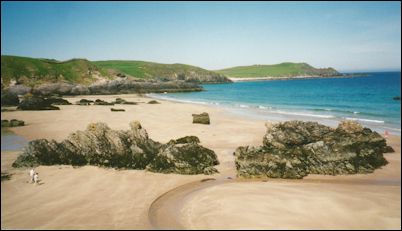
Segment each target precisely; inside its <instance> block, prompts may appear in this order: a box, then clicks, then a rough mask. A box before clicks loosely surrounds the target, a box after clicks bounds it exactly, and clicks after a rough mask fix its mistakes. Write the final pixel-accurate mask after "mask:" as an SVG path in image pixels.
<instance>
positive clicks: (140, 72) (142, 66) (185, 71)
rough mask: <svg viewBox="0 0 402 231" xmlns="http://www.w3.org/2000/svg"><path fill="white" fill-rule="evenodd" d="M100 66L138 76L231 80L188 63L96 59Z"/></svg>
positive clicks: (190, 79)
mask: <svg viewBox="0 0 402 231" xmlns="http://www.w3.org/2000/svg"><path fill="white" fill-rule="evenodd" d="M94 63H95V64H96V65H98V66H99V67H102V68H105V69H112V70H118V71H120V72H122V73H124V74H127V75H130V76H133V77H137V78H144V79H149V78H162V79H169V80H176V79H178V80H187V81H198V82H204V83H210V82H217V83H218V82H229V80H228V79H227V78H226V77H225V76H223V75H221V74H219V73H216V72H213V71H208V70H205V69H202V68H200V67H195V66H191V65H186V64H162V63H153V62H145V61H123V60H109V61H95V62H94Z"/></svg>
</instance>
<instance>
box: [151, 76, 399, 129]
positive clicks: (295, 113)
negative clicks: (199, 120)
mask: <svg viewBox="0 0 402 231" xmlns="http://www.w3.org/2000/svg"><path fill="white" fill-rule="evenodd" d="M203 87H204V89H205V91H201V92H187V93H167V94H149V95H150V96H151V97H154V98H159V99H167V100H173V101H179V102H188V103H196V104H206V105H214V106H218V107H221V108H225V109H227V110H228V111H230V112H232V113H235V114H238V115H241V116H247V117H250V118H254V119H261V120H267V121H268V120H269V121H286V120H303V121H316V122H319V123H322V124H326V125H328V126H332V127H336V126H337V124H338V123H339V122H340V121H341V120H345V119H348V120H355V121H358V122H360V123H361V124H362V125H363V126H365V127H368V128H371V129H372V130H375V131H377V132H380V133H385V132H386V131H387V132H388V133H390V134H394V135H399V136H400V135H401V101H400V100H394V99H393V98H394V97H396V96H399V97H400V96H401V72H376V73H368V74H367V75H365V76H360V77H323V78H310V79H291V80H289V79H287V80H260V81H250V82H234V83H228V84H205V85H203ZM211 119H212V120H213V118H211Z"/></svg>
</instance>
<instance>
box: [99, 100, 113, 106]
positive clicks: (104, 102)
mask: <svg viewBox="0 0 402 231" xmlns="http://www.w3.org/2000/svg"><path fill="white" fill-rule="evenodd" d="M94 105H106V106H107V105H114V103H109V102H106V101H104V100H101V99H96V100H95V102H94Z"/></svg>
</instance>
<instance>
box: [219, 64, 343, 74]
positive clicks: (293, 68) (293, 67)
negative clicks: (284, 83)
mask: <svg viewBox="0 0 402 231" xmlns="http://www.w3.org/2000/svg"><path fill="white" fill-rule="evenodd" d="M216 72H218V73H221V74H224V75H226V76H228V77H293V76H301V75H312V76H315V75H317V76H330V75H338V74H339V73H338V72H337V71H336V70H335V69H333V68H322V69H318V68H314V67H312V66H310V65H309V64H307V63H280V64H274V65H253V66H238V67H232V68H227V69H223V70H218V71H216Z"/></svg>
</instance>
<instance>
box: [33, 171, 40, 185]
mask: <svg viewBox="0 0 402 231" xmlns="http://www.w3.org/2000/svg"><path fill="white" fill-rule="evenodd" d="M34 182H35V184H38V182H39V174H38V173H37V172H35V175H34Z"/></svg>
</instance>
